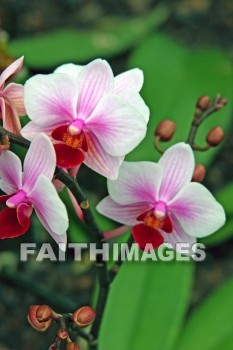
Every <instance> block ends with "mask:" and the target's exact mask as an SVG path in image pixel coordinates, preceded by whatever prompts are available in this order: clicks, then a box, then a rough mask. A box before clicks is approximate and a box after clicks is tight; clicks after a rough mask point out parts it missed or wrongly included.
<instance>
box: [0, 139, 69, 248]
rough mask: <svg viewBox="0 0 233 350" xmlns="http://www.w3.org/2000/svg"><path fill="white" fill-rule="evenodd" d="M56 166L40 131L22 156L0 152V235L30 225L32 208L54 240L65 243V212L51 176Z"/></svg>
mask: <svg viewBox="0 0 233 350" xmlns="http://www.w3.org/2000/svg"><path fill="white" fill-rule="evenodd" d="M55 167H56V155H55V151H54V147H53V145H52V143H51V141H50V139H49V137H48V136H47V135H44V134H40V135H38V136H36V137H35V139H34V140H33V141H32V143H31V145H30V148H29V150H28V152H27V155H26V157H25V160H24V167H23V172H22V165H21V161H20V159H19V158H18V156H16V155H15V154H14V153H13V152H11V151H4V152H3V153H2V154H1V156H0V188H1V190H2V191H3V192H5V193H6V195H3V196H0V203H1V204H3V205H4V208H3V209H2V210H1V212H0V238H1V239H3V238H14V237H18V236H21V235H23V234H24V233H26V232H27V230H28V229H29V227H30V217H31V214H32V211H33V209H35V212H36V214H37V216H38V218H39V219H40V221H41V223H42V224H43V225H44V227H45V228H46V230H47V231H48V232H49V233H50V234H51V236H52V237H53V238H54V239H55V240H56V242H57V243H64V244H66V230H67V228H68V216H67V211H66V208H65V205H64V204H63V202H62V201H61V199H60V198H59V196H58V194H57V191H56V189H55V187H54V186H53V184H52V182H51V181H52V178H53V175H54V171H55Z"/></svg>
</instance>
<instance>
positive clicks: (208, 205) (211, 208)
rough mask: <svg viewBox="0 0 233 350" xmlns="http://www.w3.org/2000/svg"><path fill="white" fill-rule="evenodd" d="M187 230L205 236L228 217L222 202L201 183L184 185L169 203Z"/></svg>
mask: <svg viewBox="0 0 233 350" xmlns="http://www.w3.org/2000/svg"><path fill="white" fill-rule="evenodd" d="M169 209H170V210H171V211H172V212H173V213H174V214H175V216H176V217H177V219H178V220H179V222H180V224H181V225H182V227H183V229H184V230H185V232H187V234H188V235H190V236H193V237H205V236H208V235H210V234H211V233H214V232H215V231H217V230H218V229H219V228H220V227H221V226H223V225H224V223H225V220H226V217H225V212H224V209H223V207H222V206H221V204H219V203H218V202H217V201H216V199H215V198H214V197H213V196H212V194H211V193H210V192H209V191H208V190H207V189H206V188H205V187H204V186H203V185H201V184H199V183H196V182H192V183H189V184H187V185H186V186H184V187H183V189H182V190H181V191H180V192H179V193H178V194H177V196H176V197H175V198H173V199H172V200H171V202H170V203H169Z"/></svg>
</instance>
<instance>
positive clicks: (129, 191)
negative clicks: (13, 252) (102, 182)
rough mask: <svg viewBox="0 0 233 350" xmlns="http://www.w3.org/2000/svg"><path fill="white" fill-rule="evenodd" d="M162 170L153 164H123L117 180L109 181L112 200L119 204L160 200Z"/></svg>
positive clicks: (153, 202)
mask: <svg viewBox="0 0 233 350" xmlns="http://www.w3.org/2000/svg"><path fill="white" fill-rule="evenodd" d="M161 179H162V169H161V167H160V166H159V165H158V164H155V163H152V162H123V164H122V166H121V168H120V171H119V176H118V178H117V180H108V191H109V195H110V196H111V198H112V199H113V200H114V201H115V202H117V203H119V204H132V203H137V202H147V203H150V204H152V205H154V204H155V202H156V201H157V200H158V192H159V188H160V183H161Z"/></svg>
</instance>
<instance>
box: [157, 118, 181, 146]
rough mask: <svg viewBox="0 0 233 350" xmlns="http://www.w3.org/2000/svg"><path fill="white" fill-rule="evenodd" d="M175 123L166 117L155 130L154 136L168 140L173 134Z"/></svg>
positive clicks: (161, 139)
mask: <svg viewBox="0 0 233 350" xmlns="http://www.w3.org/2000/svg"><path fill="white" fill-rule="evenodd" d="M175 129H176V124H175V123H174V122H173V121H171V120H168V119H165V120H163V121H162V122H161V123H159V125H158V126H157V128H156V130H155V136H159V137H160V141H170V140H171V138H172V136H173V135H174V132H175Z"/></svg>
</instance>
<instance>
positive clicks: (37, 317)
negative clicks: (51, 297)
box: [28, 305, 96, 350]
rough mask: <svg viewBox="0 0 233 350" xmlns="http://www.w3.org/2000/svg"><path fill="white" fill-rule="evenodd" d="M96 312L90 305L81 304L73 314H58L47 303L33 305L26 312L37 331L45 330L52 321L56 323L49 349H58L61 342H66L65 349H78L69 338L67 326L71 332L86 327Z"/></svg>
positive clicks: (93, 319)
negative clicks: (56, 326) (53, 338)
mask: <svg viewBox="0 0 233 350" xmlns="http://www.w3.org/2000/svg"><path fill="white" fill-rule="evenodd" d="M95 317H96V313H95V311H94V310H93V309H92V308H91V307H90V306H83V307H81V308H79V309H77V310H76V311H75V312H74V313H73V314H72V313H69V314H63V315H61V314H58V313H56V312H55V311H54V310H52V309H51V308H50V307H49V306H48V305H33V306H31V307H30V309H29V312H28V321H29V323H30V325H31V326H32V327H33V328H34V329H35V330H37V331H39V332H44V331H46V330H47V329H48V328H49V327H50V325H51V323H52V322H53V321H54V322H56V323H57V324H58V331H57V335H56V338H55V341H54V342H53V344H52V345H51V346H50V348H49V349H50V350H59V349H60V344H61V342H64V341H65V342H66V350H80V348H79V346H78V345H77V344H76V343H75V342H74V341H72V340H71V338H70V335H69V328H71V327H72V332H75V331H77V333H78V330H79V328H85V327H88V326H89V325H90V324H92V323H93V322H94V321H95Z"/></svg>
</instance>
